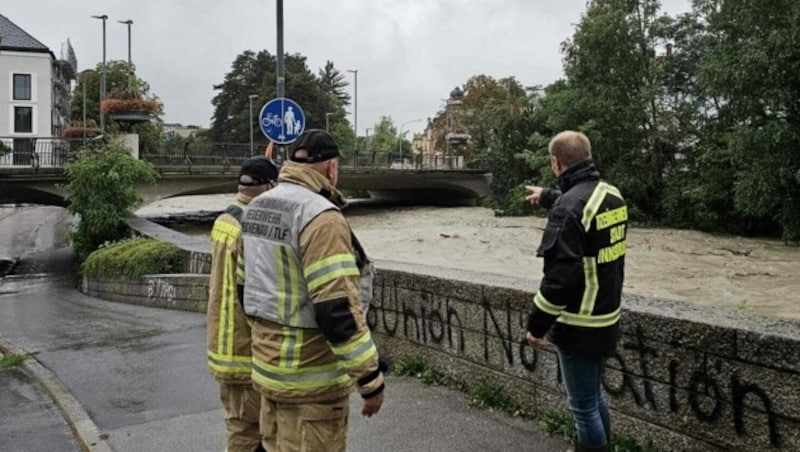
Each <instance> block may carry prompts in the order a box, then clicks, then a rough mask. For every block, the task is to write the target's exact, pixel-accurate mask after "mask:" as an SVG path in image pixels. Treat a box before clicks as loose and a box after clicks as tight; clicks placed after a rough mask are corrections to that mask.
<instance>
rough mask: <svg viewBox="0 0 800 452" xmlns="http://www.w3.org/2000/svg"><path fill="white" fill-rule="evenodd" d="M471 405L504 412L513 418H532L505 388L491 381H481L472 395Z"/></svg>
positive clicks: (473, 389) (474, 388)
mask: <svg viewBox="0 0 800 452" xmlns="http://www.w3.org/2000/svg"><path fill="white" fill-rule="evenodd" d="M469 404H470V405H472V406H474V407H477V408H484V409H489V410H496V411H502V412H504V413H508V414H510V415H512V416H518V417H523V418H530V417H531V414H530V413H528V412H527V411H525V410H524V409H523V408H522V407H520V406H519V404H517V403H516V402H515V401H514V399H513V398H512V397H511V396H509V395H508V394H506V393H505V391H504V390H503V387H502V386H501V385H498V384H497V383H494V382H492V381H489V380H482V381H479V382H478V383H477V384H476V385H475V386H474V387H473V388H472V391H471V393H470V398H469Z"/></svg>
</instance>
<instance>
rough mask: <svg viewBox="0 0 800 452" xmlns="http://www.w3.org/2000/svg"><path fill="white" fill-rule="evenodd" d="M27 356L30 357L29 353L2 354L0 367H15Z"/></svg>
mask: <svg viewBox="0 0 800 452" xmlns="http://www.w3.org/2000/svg"><path fill="white" fill-rule="evenodd" d="M28 358H30V355H28V354H22V355H18V354H15V353H9V354H7V355H3V357H2V358H0V369H10V368H12V367H17V366H19V365H20V364H22V363H23V362H25V360H26V359H28Z"/></svg>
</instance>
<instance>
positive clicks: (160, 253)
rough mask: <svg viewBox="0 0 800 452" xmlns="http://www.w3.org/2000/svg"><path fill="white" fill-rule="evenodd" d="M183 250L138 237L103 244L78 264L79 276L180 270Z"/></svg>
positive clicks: (111, 275)
mask: <svg viewBox="0 0 800 452" xmlns="http://www.w3.org/2000/svg"><path fill="white" fill-rule="evenodd" d="M181 266H182V253H181V250H180V248H178V247H177V246H175V245H173V244H171V243H167V242H161V241H159V240H155V239H149V238H144V237H137V238H133V239H127V240H122V241H119V242H116V243H112V244H109V245H104V246H103V247H101V248H100V249H98V250H97V251H94V252H93V253H92V254H90V255H89V257H87V258H86V260H85V261H84V262H83V264H82V265H81V275H83V276H89V277H96V278H121V277H138V276H142V275H149V274H158V273H175V272H179V271H181Z"/></svg>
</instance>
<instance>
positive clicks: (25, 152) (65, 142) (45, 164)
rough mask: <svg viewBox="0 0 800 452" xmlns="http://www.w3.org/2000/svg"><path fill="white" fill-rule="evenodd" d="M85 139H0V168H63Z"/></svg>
mask: <svg viewBox="0 0 800 452" xmlns="http://www.w3.org/2000/svg"><path fill="white" fill-rule="evenodd" d="M82 145H83V139H80V138H79V139H65V138H51V137H31V138H28V137H25V138H20V137H0V168H34V169H38V168H63V167H64V165H66V164H67V160H68V158H69V154H70V152H73V151H76V150H77V149H78V148H80V147H81V146H82Z"/></svg>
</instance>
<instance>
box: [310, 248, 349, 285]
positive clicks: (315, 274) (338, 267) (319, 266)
mask: <svg viewBox="0 0 800 452" xmlns="http://www.w3.org/2000/svg"><path fill="white" fill-rule="evenodd" d="M304 273H305V276H306V281H308V291H309V292H313V291H314V290H316V289H317V288H319V287H320V286H322V285H323V284H325V283H327V282H330V281H333V280H334V279H336V278H339V277H341V276H360V275H361V273H360V272H359V271H358V267H357V266H356V258H355V256H353V255H352V254H349V253H343V254H336V255H333V256H330V257H327V258H325V259H322V260H319V261H317V262H314V263H313V264H311V265H309V266H308V267H306V268H305V270H304Z"/></svg>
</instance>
